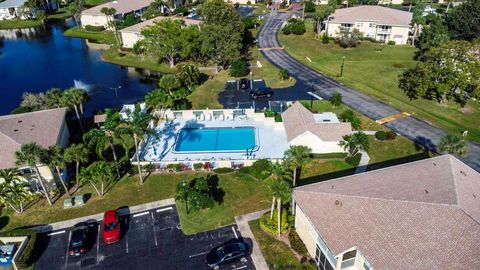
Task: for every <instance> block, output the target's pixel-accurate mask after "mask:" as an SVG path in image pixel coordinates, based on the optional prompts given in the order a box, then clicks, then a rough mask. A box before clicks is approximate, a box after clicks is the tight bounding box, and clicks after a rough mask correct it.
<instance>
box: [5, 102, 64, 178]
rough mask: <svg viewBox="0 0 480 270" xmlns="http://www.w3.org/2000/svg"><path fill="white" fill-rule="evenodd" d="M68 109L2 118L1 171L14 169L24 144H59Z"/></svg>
mask: <svg viewBox="0 0 480 270" xmlns="http://www.w3.org/2000/svg"><path fill="white" fill-rule="evenodd" d="M66 113H67V109H66V108H59V109H51V110H44V111H37V112H30V113H22V114H11V115H3V116H0V149H1V151H2V154H1V155H0V169H6V168H13V167H16V165H15V161H16V158H15V152H16V151H17V150H19V149H20V147H21V146H22V144H27V143H32V142H35V143H37V144H39V145H40V146H42V147H49V146H52V145H55V144H57V141H58V137H59V134H60V132H61V128H62V124H63V120H64V118H65V114H66Z"/></svg>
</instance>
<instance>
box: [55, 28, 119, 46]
mask: <svg viewBox="0 0 480 270" xmlns="http://www.w3.org/2000/svg"><path fill="white" fill-rule="evenodd" d="M63 34H64V35H65V36H68V37H78V38H84V39H88V40H90V41H93V42H95V43H102V44H115V37H114V35H113V33H112V32H110V31H102V32H90V31H87V30H85V29H83V28H82V27H81V26H76V27H72V28H70V29H68V30H67V31H65V32H64V33H63Z"/></svg>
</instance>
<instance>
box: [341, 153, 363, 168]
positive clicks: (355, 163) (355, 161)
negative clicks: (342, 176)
mask: <svg viewBox="0 0 480 270" xmlns="http://www.w3.org/2000/svg"><path fill="white" fill-rule="evenodd" d="M361 158H362V154H360V153H358V154H356V155H355V156H353V157H347V158H346V159H345V162H347V163H348V164H350V165H351V166H353V167H357V166H358V164H359V163H360V159H361Z"/></svg>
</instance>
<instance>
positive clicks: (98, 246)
mask: <svg viewBox="0 0 480 270" xmlns="http://www.w3.org/2000/svg"><path fill="white" fill-rule="evenodd" d="M100 233H101V231H100V224H98V230H97V257H98V249H99V248H100V245H99V242H100Z"/></svg>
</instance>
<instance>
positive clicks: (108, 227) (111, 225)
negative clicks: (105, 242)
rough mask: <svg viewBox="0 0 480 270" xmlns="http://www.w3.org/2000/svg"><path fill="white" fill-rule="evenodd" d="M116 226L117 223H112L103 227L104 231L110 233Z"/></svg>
mask: <svg viewBox="0 0 480 270" xmlns="http://www.w3.org/2000/svg"><path fill="white" fill-rule="evenodd" d="M116 226H117V222H112V223H108V224H105V225H104V229H105V231H111V230H114V229H115V227H116Z"/></svg>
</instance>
